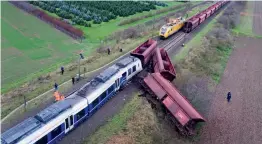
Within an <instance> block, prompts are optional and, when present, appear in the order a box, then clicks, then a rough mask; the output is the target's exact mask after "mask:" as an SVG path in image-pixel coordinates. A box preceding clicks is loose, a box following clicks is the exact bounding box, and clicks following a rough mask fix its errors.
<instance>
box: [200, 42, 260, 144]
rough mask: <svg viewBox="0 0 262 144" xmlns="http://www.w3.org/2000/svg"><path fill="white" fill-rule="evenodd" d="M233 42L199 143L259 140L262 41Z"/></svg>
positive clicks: (231, 143)
mask: <svg viewBox="0 0 262 144" xmlns="http://www.w3.org/2000/svg"><path fill="white" fill-rule="evenodd" d="M235 45H236V48H235V49H234V50H233V52H232V55H231V56H230V59H229V61H228V64H227V66H226V69H225V71H224V75H223V76H222V78H221V82H220V84H219V85H218V86H217V87H216V91H215V94H214V99H213V100H212V104H211V108H210V112H209V114H208V117H207V122H206V124H205V126H204V127H203V129H202V131H203V134H202V136H201V141H200V142H199V143H200V144H210V143H212V144H221V143H223V144H248V143H250V144H251V143H252V144H261V143H262V131H261V129H262V105H261V103H262V95H261V93H262V57H261V56H262V48H261V45H262V42H261V39H254V38H238V39H237V40H236V42H235ZM228 91H231V93H232V101H231V102H230V103H228V102H227V101H226V94H227V92H228Z"/></svg>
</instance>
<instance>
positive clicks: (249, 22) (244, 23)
mask: <svg viewBox="0 0 262 144" xmlns="http://www.w3.org/2000/svg"><path fill="white" fill-rule="evenodd" d="M253 4H254V2H251V1H248V2H247V6H246V9H245V11H244V13H247V15H241V19H240V24H239V25H238V26H237V27H236V28H234V29H233V30H232V31H233V32H234V33H236V34H241V35H245V36H255V34H254V33H253V11H254V10H253Z"/></svg>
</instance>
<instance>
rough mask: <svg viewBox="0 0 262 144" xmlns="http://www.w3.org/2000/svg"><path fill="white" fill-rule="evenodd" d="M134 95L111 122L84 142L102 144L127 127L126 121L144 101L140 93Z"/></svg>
mask: <svg viewBox="0 0 262 144" xmlns="http://www.w3.org/2000/svg"><path fill="white" fill-rule="evenodd" d="M133 95H134V97H133V98H132V99H131V100H130V101H129V102H128V103H126V104H125V106H124V107H123V108H122V109H121V111H120V112H119V113H117V114H116V115H115V116H113V118H112V119H111V120H109V122H108V123H107V124H105V125H103V126H101V127H100V128H99V129H98V130H97V131H96V132H95V133H94V134H92V135H91V136H89V137H87V138H86V140H85V142H84V143H91V144H102V143H105V142H106V141H107V140H108V139H109V138H110V137H111V136H113V135H115V134H118V132H119V131H121V130H123V128H124V127H126V123H127V121H128V119H129V118H131V117H132V116H133V115H134V113H135V112H136V111H137V109H138V107H139V105H141V104H142V103H141V102H142V101H141V99H140V98H139V97H138V96H137V95H138V93H134V94H133Z"/></svg>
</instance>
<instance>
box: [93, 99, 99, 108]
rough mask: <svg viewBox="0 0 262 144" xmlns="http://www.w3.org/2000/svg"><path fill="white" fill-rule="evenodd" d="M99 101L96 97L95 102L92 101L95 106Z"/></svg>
mask: <svg viewBox="0 0 262 144" xmlns="http://www.w3.org/2000/svg"><path fill="white" fill-rule="evenodd" d="M98 103H99V99H98V98H96V99H95V100H94V101H93V102H92V106H93V108H94V107H95V106H96V105H97V104H98Z"/></svg>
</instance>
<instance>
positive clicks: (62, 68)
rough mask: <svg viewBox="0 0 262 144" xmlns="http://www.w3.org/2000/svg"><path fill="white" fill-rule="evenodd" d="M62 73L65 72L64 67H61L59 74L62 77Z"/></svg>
mask: <svg viewBox="0 0 262 144" xmlns="http://www.w3.org/2000/svg"><path fill="white" fill-rule="evenodd" d="M64 71H65V69H64V67H61V74H62V75H63V74H64Z"/></svg>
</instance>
